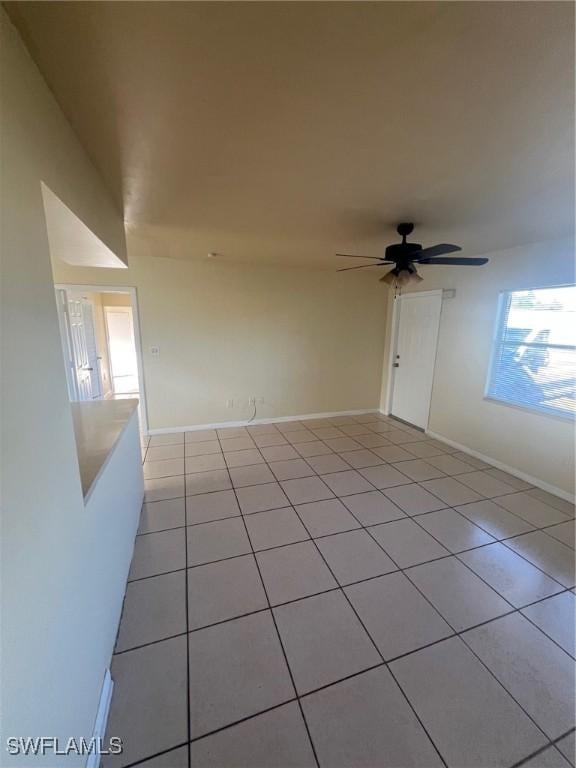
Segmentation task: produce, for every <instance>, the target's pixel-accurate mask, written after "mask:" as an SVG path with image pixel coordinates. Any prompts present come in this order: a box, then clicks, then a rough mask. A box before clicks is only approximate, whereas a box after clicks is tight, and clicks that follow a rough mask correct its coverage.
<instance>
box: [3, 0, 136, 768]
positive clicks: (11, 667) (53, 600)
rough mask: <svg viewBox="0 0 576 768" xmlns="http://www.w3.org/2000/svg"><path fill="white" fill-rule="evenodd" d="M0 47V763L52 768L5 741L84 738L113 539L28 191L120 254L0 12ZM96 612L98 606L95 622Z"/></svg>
mask: <svg viewBox="0 0 576 768" xmlns="http://www.w3.org/2000/svg"><path fill="white" fill-rule="evenodd" d="M0 37H1V40H0V50H1V57H2V60H1V70H2V78H1V88H2V91H1V123H0V127H1V139H2V140H1V142H0V151H1V161H2V171H1V182H0V183H1V186H0V211H1V219H2V228H1V233H0V237H1V240H0V249H1V256H2V286H1V288H2V298H1V313H2V322H1V327H2V348H1V354H2V391H1V405H0V407H1V414H2V429H1V454H2V455H1V462H0V464H1V473H2V514H1V537H0V538H1V569H2V571H1V579H0V588H1V595H0V596H1V614H2V628H1V636H0V639H1V649H0V651H1V652H0V657H1V669H0V678H1V680H2V686H1V702H0V704H1V709H2V717H1V729H2V741H1V744H2V747H1V749H2V757H1V758H0V762H1V764H2V766H12V765H22V766H24V765H25V766H26V768H30V766H34V765H53V766H58V767H59V768H61V766H62V758H61V757H52V758H51V757H49V756H46V757H38V758H32V757H27V758H22V759H20V760H18V759H16V758H10V757H9V756H8V755H7V754H6V752H5V742H4V738H5V737H7V736H9V735H10V736H38V735H50V736H56V737H59V738H61V739H67V738H68V737H69V736H71V735H73V736H78V737H79V736H87V737H89V736H90V735H91V733H92V729H93V725H94V719H95V715H96V709H97V705H98V697H99V693H100V687H101V684H102V680H103V675H104V671H105V669H106V667H107V666H108V663H109V660H110V655H111V652H112V646H113V642H114V634H115V631H116V621H117V610H116V608H117V604H118V597H119V596H120V598H121V595H122V591H123V585H122V584H120V585H118V584H117V583H116V584H113V585H112V586H111V587H110V585H109V583H108V582H106V579H105V578H103V574H102V569H103V568H104V569H107V570H108V571H109V572H117V571H116V570H115V569H117V568H118V561H117V560H116V559H115V556H113V555H111V554H110V553H109V552H107V551H106V548H105V547H103V548H102V549H100V545H101V544H102V542H103V540H104V537H105V536H113V535H114V531H112V530H110V520H108V521H103V520H101V519H94V516H91V515H89V514H87V511H86V509H85V507H84V502H83V497H82V491H81V487H80V476H79V471H78V463H77V458H76V447H75V441H74V433H73V427H72V417H71V412H70V405H69V402H68V395H67V389H66V382H65V375H64V365H63V359H62V349H61V344H60V336H59V330H58V320H57V313H56V302H55V297H54V285H53V277H52V272H51V263H50V253H49V248H48V238H47V233H46V222H45V218H44V208H43V203H42V194H41V187H40V184H41V181H44V182H45V183H46V184H47V185H48V186H49V187H50V188H51V189H53V190H54V191H55V193H57V194H58V196H59V197H60V198H61V199H62V200H64V201H65V202H66V204H67V205H68V206H70V208H71V209H72V210H74V211H75V212H76V213H77V214H78V215H79V216H80V217H81V218H82V219H83V220H84V221H85V222H86V223H87V224H88V225H89V226H90V227H91V228H92V229H93V230H94V232H95V234H96V235H97V236H98V237H99V238H101V239H102V240H103V241H105V242H106V243H107V244H108V245H109V246H110V247H111V248H112V249H113V250H114V251H115V252H116V253H117V254H119V255H122V254H123V253H124V252H125V242H124V234H123V225H122V218H121V216H120V215H119V213H118V212H117V211H115V209H114V208H113V206H112V204H111V203H110V201H109V199H108V197H107V194H106V192H105V190H104V188H103V186H102V184H101V182H100V179H99V176H98V175H97V174H96V172H95V171H94V169H93V167H92V165H91V164H90V162H89V160H88V159H87V157H86V155H85V154H84V152H83V150H82V148H81V146H80V145H79V143H78V141H77V140H76V139H75V137H74V134H73V133H72V131H71V129H70V127H69V125H68V123H67V122H66V120H65V119H64V117H63V115H62V113H61V112H60V110H59V108H58V106H57V105H56V103H55V101H54V99H53V97H52V95H51V94H50V92H49V90H48V88H47V86H46V85H45V83H44V81H43V80H42V78H41V76H40V74H39V72H38V71H37V69H36V67H35V66H34V64H33V63H32V60H31V59H30V57H29V55H28V53H27V51H26V50H25V48H24V46H23V44H22V43H21V41H20V39H19V37H18V35H17V34H16V32H15V30H14V29H13V27H12V26H11V24H10V22H9V21H8V19H7V17H6V15H5V13H4V11H3V10H1V9H0ZM104 525H106V526H107V528H108V530H106V531H104V530H103V526H104ZM117 533H118V531H117ZM125 535H126V532H124V536H125ZM118 537H119V539H122V540H123V542H124V548H123V552H122V557H123V558H124V559H125V558H126V546H127V541H126V540H125V539H123V534H122V533H119V534H118ZM117 544H118V547H119V548H120V541H119V542H117ZM107 558H108V561H107ZM119 586H120V591H119V590H118V587H119ZM118 592H119V594H118ZM95 604H98V605H100V606H110V611H109V612H108V613H107V612H106V611H104V612H102V613H99V614H98V620H97V621H95V620H94V616H93V610H92V609H93V606H94V605H95ZM84 762H85V759H84V758H79V759H75V758H73V757H72V758H70V759H67V760H66V765H67V766H68V765H69V766H71V767H73V766H76V765H83V764H84Z"/></svg>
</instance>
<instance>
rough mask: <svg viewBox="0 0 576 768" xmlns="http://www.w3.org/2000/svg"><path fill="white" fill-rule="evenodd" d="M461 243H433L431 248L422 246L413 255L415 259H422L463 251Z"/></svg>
mask: <svg viewBox="0 0 576 768" xmlns="http://www.w3.org/2000/svg"><path fill="white" fill-rule="evenodd" d="M461 250H462V248H460V246H459V245H450V243H440V244H439V245H431V246H430V248H422V250H421V251H418V252H417V253H415V254H414V256H413V261H421V260H422V259H429V258H430V257H431V256H444V254H445V253H455V252H456V251H461Z"/></svg>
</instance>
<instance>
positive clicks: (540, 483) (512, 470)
mask: <svg viewBox="0 0 576 768" xmlns="http://www.w3.org/2000/svg"><path fill="white" fill-rule="evenodd" d="M426 434H427V435H429V437H433V438H434V439H435V440H440V441H441V442H442V443H446V444H447V445H451V446H452V448H458V450H460V451H464V452H465V453H469V454H470V456H475V457H476V458H477V459H480V460H481V461H485V462H486V463H487V464H492V465H493V466H494V467H496V468H497V469H501V470H502V471H503V472H508V474H509V475H513V476H514V477H518V478H520V480H524V481H525V482H526V483H530V485H535V486H536V487H537V488H542V490H543V491H548V493H552V494H553V495H554V496H559V497H560V498H561V499H564V500H565V501H569V502H572V503H573V502H574V496H573V495H572V494H570V493H568V491H564V490H562V488H557V487H556V486H555V485H550V483H546V482H544V480H540V478H538V477H533V476H532V475H529V474H527V473H526V472H521V471H520V470H519V469H516V467H510V466H509V465H508V464H504V463H503V462H502V461H498V460H497V459H494V458H492V456H486V455H485V454H484V453H480V452H479V451H475V450H473V449H472V448H469V447H468V446H467V445H462V444H461V443H457V442H455V441H454V440H450V439H448V438H447V437H444V435H439V434H438V433H437V432H432V431H431V430H429V429H427V430H426Z"/></svg>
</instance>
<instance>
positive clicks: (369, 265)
mask: <svg viewBox="0 0 576 768" xmlns="http://www.w3.org/2000/svg"><path fill="white" fill-rule="evenodd" d="M389 263H391V262H387V261H381V262H380V264H361V265H360V266H359V267H344V268H343V269H337V270H336V272H349V271H350V270H351V269H365V268H366V267H379V266H381V265H382V266H384V265H386V264H389Z"/></svg>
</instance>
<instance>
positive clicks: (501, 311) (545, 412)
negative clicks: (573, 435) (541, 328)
mask: <svg viewBox="0 0 576 768" xmlns="http://www.w3.org/2000/svg"><path fill="white" fill-rule="evenodd" d="M554 288H576V283H559V284H558V285H539V286H537V287H536V286H530V287H524V288H506V289H504V290H502V291H500V292H499V293H498V306H497V310H496V320H495V322H494V326H493V330H492V341H491V348H490V361H489V364H488V373H487V376H486V383H485V386H484V400H488V401H489V402H491V403H496V404H498V405H503V406H507V407H508V408H515V409H517V410H520V411H528V412H529V413H536V414H538V415H539V416H547V417H549V418H552V419H559V420H560V421H569V422H574V421H575V420H576V413H567V412H566V413H565V412H562V411H560V410H558V409H554V408H547V407H546V406H540V407H535V406H533V405H525V404H524V403H511V402H510V401H508V400H502V399H500V398H498V397H495V396H494V395H492V394H491V393H490V385H491V384H492V377H493V373H494V368H495V365H496V359H497V353H498V351H499V349H500V346H501V344H502V338H503V333H502V331H503V323H504V320H505V317H506V315H507V311H508V308H509V306H510V301H511V298H510V297H511V295H512V294H513V293H521V292H524V291H546V290H553V289H554ZM530 345H531V346H534V347H537V346H540V347H543V348H545V349H548V348H550V347H553V348H554V349H574V347H573V346H571V345H569V344H542V343H538V342H530Z"/></svg>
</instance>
